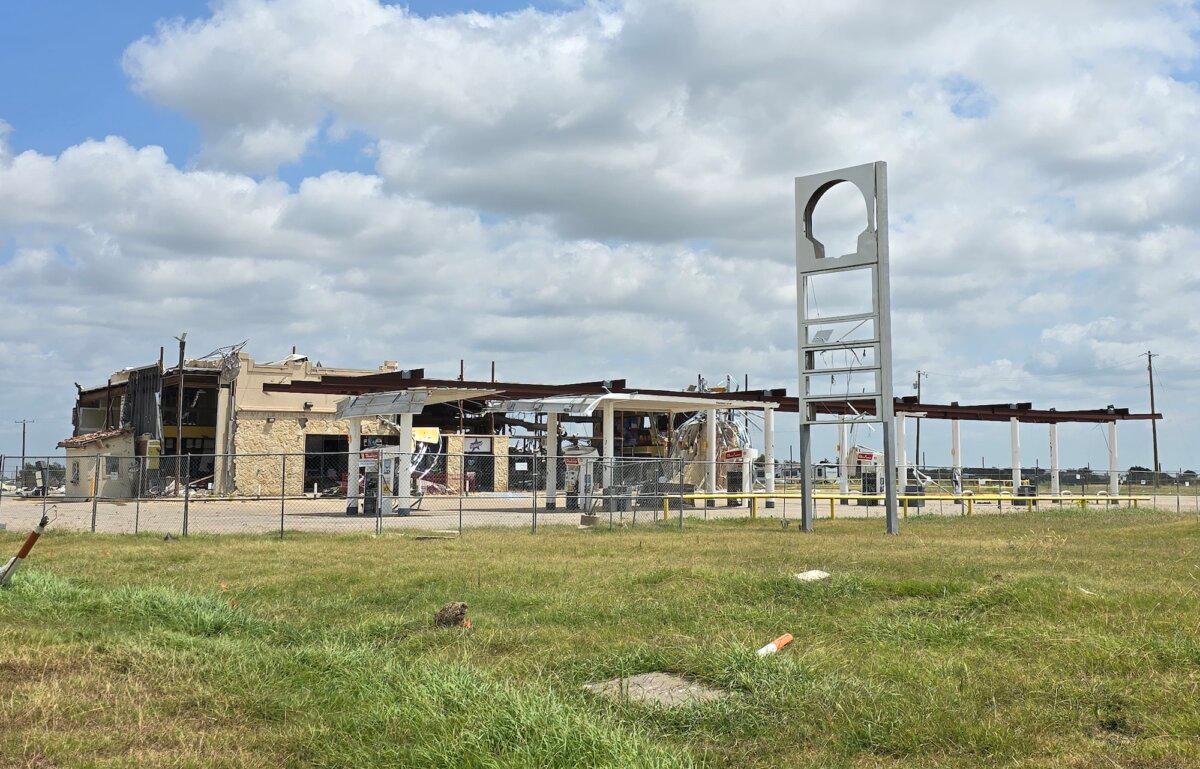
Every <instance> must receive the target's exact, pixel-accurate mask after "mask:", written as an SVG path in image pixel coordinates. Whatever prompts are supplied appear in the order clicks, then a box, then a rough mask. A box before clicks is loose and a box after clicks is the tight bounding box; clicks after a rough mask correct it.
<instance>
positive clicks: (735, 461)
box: [721, 447, 758, 507]
mask: <svg viewBox="0 0 1200 769" xmlns="http://www.w3.org/2000/svg"><path fill="white" fill-rule="evenodd" d="M755 459H758V449H752V448H750V447H746V448H738V449H726V450H725V451H724V452H723V453H722V455H721V463H722V464H723V465H724V466H725V467H726V468H728V469H726V471H725V491H727V492H729V493H730V494H736V493H739V492H740V493H742V494H749V493H750V492H751V491H753V489H754V460H755ZM725 505H726V506H727V507H740V506H741V505H742V500H740V499H735V498H733V497H730V498H728V499H726V500H725Z"/></svg>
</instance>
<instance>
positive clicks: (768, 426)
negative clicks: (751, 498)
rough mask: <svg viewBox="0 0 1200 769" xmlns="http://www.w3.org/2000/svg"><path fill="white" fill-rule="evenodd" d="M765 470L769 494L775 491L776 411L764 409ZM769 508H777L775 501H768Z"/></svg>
mask: <svg viewBox="0 0 1200 769" xmlns="http://www.w3.org/2000/svg"><path fill="white" fill-rule="evenodd" d="M763 470H764V471H765V480H766V484H767V493H771V492H773V491H775V409H773V408H766V409H763ZM766 506H767V507H775V500H773V499H768V500H767V504H766Z"/></svg>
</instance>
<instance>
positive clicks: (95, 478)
mask: <svg viewBox="0 0 1200 769" xmlns="http://www.w3.org/2000/svg"><path fill="white" fill-rule="evenodd" d="M102 458H103V457H101V456H100V455H99V454H97V455H96V462H95V465H94V467H92V533H93V534H95V533H96V507H97V503H98V501H99V499H100V460H101V459H102Z"/></svg>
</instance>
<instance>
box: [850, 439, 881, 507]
mask: <svg viewBox="0 0 1200 769" xmlns="http://www.w3.org/2000/svg"><path fill="white" fill-rule="evenodd" d="M856 459H857V460H858V467H859V480H860V481H861V482H862V493H863V494H882V493H883V488H884V483H883V470H884V465H883V462H881V461H879V460H880V455H879V454H877V453H875V452H873V451H861V450H860V451H858V452H857V454H856ZM858 504H860V505H867V506H869V507H875V506H876V505H878V504H879V500H878V499H860V500H858Z"/></svg>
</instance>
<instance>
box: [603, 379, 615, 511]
mask: <svg viewBox="0 0 1200 769" xmlns="http://www.w3.org/2000/svg"><path fill="white" fill-rule="evenodd" d="M601 413H602V414H603V416H604V436H603V439H604V444H603V449H604V451H603V453H604V456H603V460H604V461H603V467H604V473H603V475H602V476H601V478H602V481H601V482H602V483H603V485H604V492H605V493H606V494H608V493H611V492H610V491H609V487H610V486H612V485H613V454H614V453H615V450H616V437H615V433H614V431H615V429H616V427H615V426H614V425H613V416H614V415H613V405H612V401H605V402H604V405H603V409H602V412H601Z"/></svg>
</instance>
